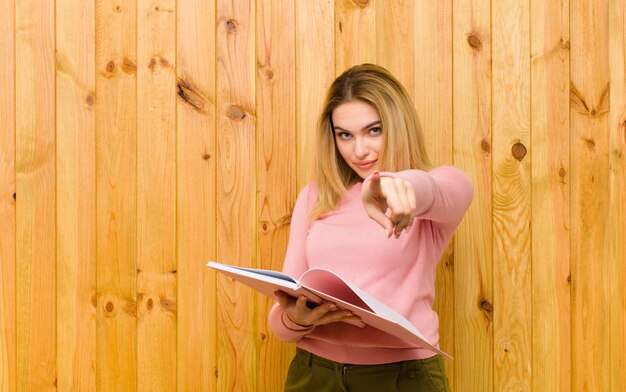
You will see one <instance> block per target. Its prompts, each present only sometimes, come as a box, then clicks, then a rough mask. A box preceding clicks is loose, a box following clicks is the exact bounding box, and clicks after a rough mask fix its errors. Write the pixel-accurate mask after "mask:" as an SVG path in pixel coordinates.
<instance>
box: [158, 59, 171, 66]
mask: <svg viewBox="0 0 626 392" xmlns="http://www.w3.org/2000/svg"><path fill="white" fill-rule="evenodd" d="M159 64H161V67H163V68H170V62H169V61H167V59H166V58H165V57H159Z"/></svg>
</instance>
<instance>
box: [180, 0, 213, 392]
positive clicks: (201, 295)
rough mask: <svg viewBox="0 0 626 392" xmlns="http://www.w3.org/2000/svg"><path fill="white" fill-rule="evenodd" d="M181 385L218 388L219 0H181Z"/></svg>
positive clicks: (188, 388)
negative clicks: (214, 265)
mask: <svg viewBox="0 0 626 392" xmlns="http://www.w3.org/2000/svg"><path fill="white" fill-rule="evenodd" d="M176 12H177V18H178V21H177V42H176V48H177V59H176V65H177V72H178V79H177V88H178V101H177V135H178V136H177V137H178V139H177V140H178V141H177V184H178V189H177V195H178V196H177V203H178V218H177V222H178V230H177V233H176V234H177V238H178V241H177V243H178V246H177V247H178V355H177V358H178V366H177V367H178V371H177V373H178V390H179V391H198V392H208V391H215V390H217V386H216V375H217V373H216V370H217V350H216V336H217V320H216V312H215V308H216V304H217V303H216V300H217V294H216V289H217V287H216V283H215V275H214V274H213V273H211V272H209V271H208V268H206V267H205V264H206V262H207V261H208V260H214V259H215V257H216V246H217V243H216V206H215V202H216V196H215V193H216V174H215V169H216V145H215V139H216V128H215V76H216V71H215V64H216V63H215V61H216V60H215V25H216V20H215V4H212V2H207V1H204V0H194V1H183V2H178V4H177V10H176Z"/></svg>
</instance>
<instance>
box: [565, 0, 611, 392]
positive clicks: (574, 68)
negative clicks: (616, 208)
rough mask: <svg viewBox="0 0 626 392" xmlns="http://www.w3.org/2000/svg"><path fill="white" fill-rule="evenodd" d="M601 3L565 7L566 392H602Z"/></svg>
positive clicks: (604, 124) (605, 180)
mask: <svg viewBox="0 0 626 392" xmlns="http://www.w3.org/2000/svg"><path fill="white" fill-rule="evenodd" d="M606 5H607V1H606V0H596V1H580V0H572V1H571V8H570V9H571V11H570V12H571V29H570V31H571V42H572V52H571V68H570V69H571V87H570V113H571V114H570V115H571V139H570V143H571V156H572V162H571V167H572V169H571V170H572V185H571V192H572V195H571V203H572V204H571V208H572V212H571V222H572V232H571V270H572V271H571V273H572V290H573V293H572V342H574V344H572V361H573V364H572V390H575V391H583V390H589V391H602V390H607V389H608V387H609V386H608V378H609V371H610V355H609V354H610V351H609V350H610V349H609V347H610V344H611V342H610V340H609V336H608V334H607V332H608V331H607V326H608V317H606V310H605V305H606V303H604V302H603V295H604V293H603V292H604V290H605V284H607V283H608V282H604V281H603V277H604V276H606V274H612V273H614V272H613V271H609V270H606V271H605V268H608V265H607V261H606V260H604V259H603V255H604V254H603V244H604V243H605V241H606V237H605V236H606V227H607V226H606V223H607V220H608V219H609V200H610V198H609V192H608V189H609V175H608V174H609V162H608V152H609V150H608V148H609V145H608V143H609V137H608V134H609V132H608V130H609V122H608V119H609V100H610V98H609V64H608V58H609V57H608V36H607V30H608V29H607V27H608V20H607V17H608V16H607V7H606Z"/></svg>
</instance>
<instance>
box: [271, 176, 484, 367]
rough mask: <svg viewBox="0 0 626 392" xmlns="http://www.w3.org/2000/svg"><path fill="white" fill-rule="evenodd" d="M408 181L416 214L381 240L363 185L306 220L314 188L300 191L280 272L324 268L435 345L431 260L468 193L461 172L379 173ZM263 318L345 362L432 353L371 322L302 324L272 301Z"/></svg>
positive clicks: (301, 343) (286, 335)
mask: <svg viewBox="0 0 626 392" xmlns="http://www.w3.org/2000/svg"><path fill="white" fill-rule="evenodd" d="M384 175H388V176H393V177H397V178H402V179H405V180H408V181H409V182H411V184H412V185H413V188H414V189H415V194H416V199H417V211H418V214H417V217H416V221H415V222H414V223H413V226H412V227H411V230H410V231H409V232H408V233H403V234H402V235H401V236H400V238H398V239H396V238H395V237H391V238H387V237H386V233H385V230H384V229H383V228H382V227H381V226H380V225H379V224H378V223H377V222H375V221H373V220H372V219H370V218H369V217H368V216H367V214H366V212H365V209H364V207H363V204H362V203H361V197H360V194H361V188H362V185H363V184H362V183H357V184H355V185H354V186H352V187H351V188H350V189H349V190H348V194H347V195H345V196H344V197H343V198H342V199H341V201H340V202H339V205H338V207H337V209H336V210H334V211H333V212H331V213H329V214H327V215H325V216H324V217H323V218H321V219H317V220H315V221H313V222H311V221H310V220H309V219H308V213H309V211H310V209H311V208H312V207H313V205H314V203H315V200H316V198H317V195H318V192H317V188H316V186H315V185H314V184H309V185H307V186H306V187H304V188H303V189H302V191H301V192H300V195H299V196H298V199H297V201H296V205H295V208H294V211H293V216H292V220H291V231H290V235H289V245H288V248H287V254H286V256H285V262H284V265H283V271H284V272H285V273H287V274H289V275H291V276H293V277H294V278H296V279H297V278H299V277H300V275H302V274H303V273H304V272H305V271H306V270H308V269H310V268H326V269H329V270H331V271H334V272H336V273H337V274H339V275H340V276H342V277H343V278H344V279H346V280H347V281H349V282H350V283H353V284H355V285H356V286H358V287H359V288H361V289H363V290H365V291H366V292H368V293H369V294H371V295H372V296H374V297H375V298H377V299H378V300H380V301H381V302H383V303H385V304H386V305H387V306H389V307H391V308H392V309H394V310H396V311H398V312H399V313H401V314H402V315H404V316H405V317H406V318H407V319H408V320H409V321H411V323H413V324H414V325H415V326H416V327H417V328H418V329H419V330H420V331H421V332H422V333H423V334H424V336H426V338H427V339H428V340H429V341H430V342H431V343H433V344H434V345H435V346H438V341H439V333H438V327H439V319H438V317H437V314H436V313H435V311H434V310H433V308H432V307H433V302H434V299H435V272H436V267H437V263H438V261H439V258H440V257H441V254H442V253H443V251H444V249H445V247H446V245H447V243H448V242H449V240H450V238H451V237H452V234H453V232H454V230H455V228H456V227H457V226H458V224H459V222H460V221H461V219H462V217H463V215H464V213H465V211H466V210H467V208H468V207H469V204H470V202H471V200H472V197H473V194H474V191H473V188H472V185H471V183H470V181H469V180H468V179H467V177H466V176H465V174H464V173H463V172H461V171H460V170H458V169H456V168H454V167H451V166H444V167H440V168H437V169H434V170H431V171H429V172H424V171H420V170H407V171H403V172H398V173H381V176H384ZM269 324H270V327H271V328H272V330H273V331H274V333H275V334H276V336H277V337H278V338H279V339H282V340H285V341H288V342H296V343H297V346H298V347H300V348H302V349H305V350H307V351H310V352H312V353H314V354H316V355H319V356H321V357H324V358H327V359H330V360H333V361H336V362H341V363H351V364H381V363H390V362H397V361H402V360H408V359H421V358H427V357H430V356H432V355H434V353H433V352H431V351H428V350H426V349H422V348H419V347H418V346H416V345H413V344H411V343H407V342H405V341H403V340H401V339H399V338H396V337H394V336H391V335H389V334H387V333H384V332H381V331H379V330H377V329H375V328H372V327H370V326H366V327H364V328H359V327H356V326H353V325H350V324H346V323H342V322H339V323H331V324H327V325H321V326H317V327H310V328H304V327H301V326H299V325H297V324H295V323H293V322H291V321H290V320H289V318H288V317H287V316H286V315H285V313H284V312H283V310H282V309H281V308H280V306H278V304H275V305H274V307H273V308H272V310H271V311H270V316H269Z"/></svg>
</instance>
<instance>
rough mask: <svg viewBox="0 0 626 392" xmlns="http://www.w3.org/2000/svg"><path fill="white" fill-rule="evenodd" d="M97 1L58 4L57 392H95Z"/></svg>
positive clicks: (75, 0)
mask: <svg viewBox="0 0 626 392" xmlns="http://www.w3.org/2000/svg"><path fill="white" fill-rule="evenodd" d="M94 6H95V2H94V1H77V0H59V1H57V2H56V51H57V55H56V129H57V131H56V149H57V161H56V166H57V169H58V172H57V189H56V191H57V216H58V217H60V218H59V219H58V221H57V281H58V283H57V290H58V292H57V297H56V301H57V328H56V334H57V348H58V350H57V388H58V389H59V390H62V391H69V390H80V391H95V390H96V368H95V366H94V364H95V363H96V213H95V212H96V187H95V181H94V179H95V177H96V154H95V153H96V141H95V138H96V134H95V125H96V124H95V120H96V118H95V101H96V98H95V94H96V81H95V78H96V76H95V72H94V70H95V25H94V23H95V19H94V11H95V9H94Z"/></svg>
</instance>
